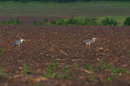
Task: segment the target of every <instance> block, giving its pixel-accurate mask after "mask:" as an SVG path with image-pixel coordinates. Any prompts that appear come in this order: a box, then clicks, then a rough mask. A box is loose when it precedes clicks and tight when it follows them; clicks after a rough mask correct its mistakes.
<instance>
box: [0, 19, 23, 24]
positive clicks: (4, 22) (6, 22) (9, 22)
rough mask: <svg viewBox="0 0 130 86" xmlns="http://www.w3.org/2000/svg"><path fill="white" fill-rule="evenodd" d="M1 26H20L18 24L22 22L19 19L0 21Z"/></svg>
mask: <svg viewBox="0 0 130 86" xmlns="http://www.w3.org/2000/svg"><path fill="white" fill-rule="evenodd" d="M0 24H1V25H3V24H11V25H18V24H21V22H20V20H19V19H10V20H8V21H0Z"/></svg>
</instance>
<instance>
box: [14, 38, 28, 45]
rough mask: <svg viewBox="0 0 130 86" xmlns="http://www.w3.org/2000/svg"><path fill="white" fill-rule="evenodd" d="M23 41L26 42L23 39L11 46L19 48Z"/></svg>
mask: <svg viewBox="0 0 130 86" xmlns="http://www.w3.org/2000/svg"><path fill="white" fill-rule="evenodd" d="M23 41H26V40H25V39H19V40H16V41H15V42H14V43H13V44H12V45H13V46H20V45H21V44H22V43H23Z"/></svg>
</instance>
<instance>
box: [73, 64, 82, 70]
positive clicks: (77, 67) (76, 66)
mask: <svg viewBox="0 0 130 86" xmlns="http://www.w3.org/2000/svg"><path fill="white" fill-rule="evenodd" d="M73 67H74V68H76V69H79V68H80V67H81V66H80V65H78V64H76V65H74V66H73Z"/></svg>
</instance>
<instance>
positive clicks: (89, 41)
mask: <svg viewBox="0 0 130 86" xmlns="http://www.w3.org/2000/svg"><path fill="white" fill-rule="evenodd" d="M96 39H97V38H92V39H87V40H84V41H83V42H84V43H85V44H86V45H89V48H90V45H91V44H92V43H94V42H95V41H96Z"/></svg>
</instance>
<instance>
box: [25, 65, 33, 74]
mask: <svg viewBox="0 0 130 86" xmlns="http://www.w3.org/2000/svg"><path fill="white" fill-rule="evenodd" d="M30 73H31V72H30V68H29V66H28V65H27V64H24V65H23V74H24V75H28V74H30Z"/></svg>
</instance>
